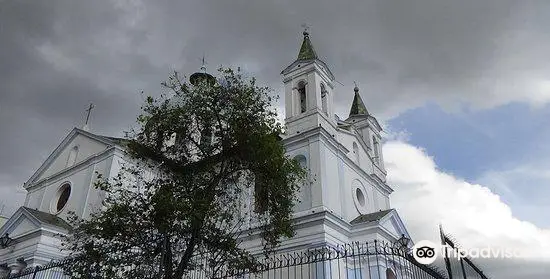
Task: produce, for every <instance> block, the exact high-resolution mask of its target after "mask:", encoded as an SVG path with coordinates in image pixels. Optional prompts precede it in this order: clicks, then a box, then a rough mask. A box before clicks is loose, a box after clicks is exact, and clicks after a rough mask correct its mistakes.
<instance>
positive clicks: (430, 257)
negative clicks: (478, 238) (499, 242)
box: [412, 240, 521, 264]
mask: <svg viewBox="0 0 550 279" xmlns="http://www.w3.org/2000/svg"><path fill="white" fill-rule="evenodd" d="M412 251H413V252H412V254H413V257H414V259H415V260H416V261H417V262H419V263H421V264H431V263H433V262H434V261H435V260H436V259H437V257H438V254H439V255H442V256H446V258H456V259H457V260H460V259H462V258H466V257H469V258H474V259H475V258H519V257H521V253H519V251H517V250H513V249H510V248H504V249H503V248H500V249H492V248H491V247H484V248H481V249H480V248H471V249H463V248H453V247H451V246H449V245H447V244H444V245H436V244H435V243H433V242H431V241H429V240H422V241H419V242H418V243H416V244H415V245H414V247H413V250H412Z"/></svg>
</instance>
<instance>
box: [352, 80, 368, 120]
mask: <svg viewBox="0 0 550 279" xmlns="http://www.w3.org/2000/svg"><path fill="white" fill-rule="evenodd" d="M353 91H355V97H353V103H352V104H351V109H350V111H349V116H354V115H369V112H368V111H367V107H365V104H364V103H363V100H362V99H361V96H360V95H359V88H358V87H357V86H355V88H353Z"/></svg>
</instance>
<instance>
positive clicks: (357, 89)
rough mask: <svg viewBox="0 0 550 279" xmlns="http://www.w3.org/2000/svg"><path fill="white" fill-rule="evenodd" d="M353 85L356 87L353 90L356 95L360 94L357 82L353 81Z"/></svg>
mask: <svg viewBox="0 0 550 279" xmlns="http://www.w3.org/2000/svg"><path fill="white" fill-rule="evenodd" d="M353 84H355V87H354V88H353V91H354V92H355V93H359V87H358V86H357V82H355V81H353Z"/></svg>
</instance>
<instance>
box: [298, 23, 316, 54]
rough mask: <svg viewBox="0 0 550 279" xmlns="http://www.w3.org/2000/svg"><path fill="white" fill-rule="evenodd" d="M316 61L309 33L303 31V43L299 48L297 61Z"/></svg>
mask: <svg viewBox="0 0 550 279" xmlns="http://www.w3.org/2000/svg"><path fill="white" fill-rule="evenodd" d="M311 59H317V53H315V49H313V44H311V41H310V40H309V33H308V32H307V30H304V41H303V42H302V47H300V53H298V60H311Z"/></svg>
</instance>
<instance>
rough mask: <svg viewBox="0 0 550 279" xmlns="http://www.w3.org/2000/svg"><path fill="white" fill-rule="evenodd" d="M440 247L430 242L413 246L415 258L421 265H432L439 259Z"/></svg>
mask: <svg viewBox="0 0 550 279" xmlns="http://www.w3.org/2000/svg"><path fill="white" fill-rule="evenodd" d="M438 248H439V247H438V246H436V245H435V243H433V242H431V241H429V240H422V241H419V242H417V243H416V244H415V245H414V246H413V257H414V259H415V260H416V261H417V262H419V263H421V264H431V263H433V262H434V261H435V259H437V254H439V251H438V250H439V249H438Z"/></svg>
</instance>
